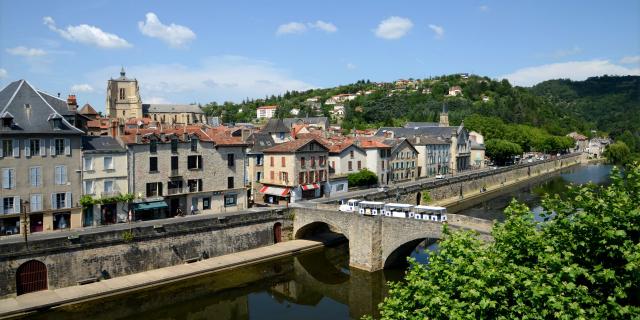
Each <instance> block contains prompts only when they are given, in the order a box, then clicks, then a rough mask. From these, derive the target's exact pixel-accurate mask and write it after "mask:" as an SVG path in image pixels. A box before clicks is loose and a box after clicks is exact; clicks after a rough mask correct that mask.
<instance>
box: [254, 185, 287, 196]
mask: <svg viewBox="0 0 640 320" xmlns="http://www.w3.org/2000/svg"><path fill="white" fill-rule="evenodd" d="M289 191H290V189H289V188H278V187H268V186H264V187H262V188H261V189H260V193H264V194H270V195H273V196H280V197H286V196H288V195H289Z"/></svg>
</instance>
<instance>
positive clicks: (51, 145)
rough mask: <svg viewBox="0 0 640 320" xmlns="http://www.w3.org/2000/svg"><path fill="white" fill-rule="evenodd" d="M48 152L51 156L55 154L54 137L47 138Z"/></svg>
mask: <svg viewBox="0 0 640 320" xmlns="http://www.w3.org/2000/svg"><path fill="white" fill-rule="evenodd" d="M49 148H50V150H49V154H51V156H52V157H53V156H55V155H56V139H50V140H49Z"/></svg>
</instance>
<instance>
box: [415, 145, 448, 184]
mask: <svg viewBox="0 0 640 320" xmlns="http://www.w3.org/2000/svg"><path fill="white" fill-rule="evenodd" d="M409 141H411V144H413V146H414V147H415V148H416V150H417V151H418V160H417V163H418V165H417V168H416V176H417V177H434V176H436V175H439V174H443V175H444V174H447V173H448V170H449V159H450V157H451V155H450V153H449V152H450V145H451V142H450V141H448V140H446V139H444V138H442V137H431V136H414V137H412V138H410V139H409Z"/></svg>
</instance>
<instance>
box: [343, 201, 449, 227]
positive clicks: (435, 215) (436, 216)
mask: <svg viewBox="0 0 640 320" xmlns="http://www.w3.org/2000/svg"><path fill="white" fill-rule="evenodd" d="M338 210H340V211H342V212H357V213H359V214H361V215H365V216H377V215H381V216H387V217H396V218H410V219H418V220H430V221H437V222H444V221H447V209H446V208H444V207H437V206H422V205H412V204H406V203H384V202H380V201H363V200H357V199H350V200H347V201H346V202H344V203H343V204H341V205H340V207H339V208H338Z"/></svg>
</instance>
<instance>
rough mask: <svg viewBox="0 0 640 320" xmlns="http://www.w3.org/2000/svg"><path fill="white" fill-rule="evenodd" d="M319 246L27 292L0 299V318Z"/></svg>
mask: <svg viewBox="0 0 640 320" xmlns="http://www.w3.org/2000/svg"><path fill="white" fill-rule="evenodd" d="M322 247H324V243H323V241H311V240H292V241H286V242H280V243H277V244H274V245H270V246H265V247H260V248H256V249H251V250H247V251H242V252H237V253H232V254H227V255H223V256H218V257H214V258H210V259H205V260H201V261H197V262H193V263H189V264H180V265H175V266H171V267H166V268H160V269H154V270H150V271H145V272H139V273H135V274H131V275H127V276H122V277H117V278H112V279H108V280H102V281H99V282H94V283H90V284H85V285H78V286H71V287H65V288H60V289H55V290H45V291H38V292H32V293H27V294H24V295H20V296H17V297H14V298H8V299H3V300H0V319H6V318H10V317H13V316H18V315H24V314H28V313H30V312H36V311H37V310H41V309H48V308H54V307H56V306H60V305H64V304H74V303H79V302H82V301H87V300H93V299H99V298H103V297H105V296H110V295H117V294H122V293H126V292H130V291H135V290H140V289H146V288H151V287H154V286H159V285H164V284H168V283H172V282H175V281H180V280H185V279H189V278H194V277H198V276H202V275H207V274H211V273H215V272H221V271H225V270H229V269H233V268H237V267H241V266H247V265H252V264H257V263H260V262H265V261H269V260H275V259H279V258H284V257H287V256H293V255H297V254H299V253H303V252H308V251H313V250H319V249H320V248H322Z"/></svg>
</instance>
